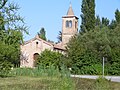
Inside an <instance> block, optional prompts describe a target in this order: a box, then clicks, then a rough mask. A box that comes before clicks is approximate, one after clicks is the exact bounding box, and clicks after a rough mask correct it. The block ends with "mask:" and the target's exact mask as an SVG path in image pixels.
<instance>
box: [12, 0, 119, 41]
mask: <svg viewBox="0 0 120 90" xmlns="http://www.w3.org/2000/svg"><path fill="white" fill-rule="evenodd" d="M13 1H14V2H15V3H18V4H19V6H20V8H21V9H20V10H19V13H20V15H21V16H22V17H24V18H25V22H26V25H27V26H28V27H29V29H28V31H29V33H30V35H24V40H29V39H31V38H33V37H34V36H35V35H36V34H37V32H38V31H39V30H40V29H41V28H42V27H44V28H45V30H46V37H47V39H49V40H52V41H57V36H58V32H59V31H61V29H62V16H64V15H66V13H67V10H68V8H69V5H70V2H71V3H72V8H73V11H74V14H75V15H76V16H77V17H79V26H80V24H81V18H80V14H81V4H82V3H81V2H82V0H13ZM95 3H96V15H99V16H100V17H107V18H108V19H110V20H112V19H114V12H115V10H116V9H117V8H118V9H119V10H120V0H96V2H95Z"/></svg>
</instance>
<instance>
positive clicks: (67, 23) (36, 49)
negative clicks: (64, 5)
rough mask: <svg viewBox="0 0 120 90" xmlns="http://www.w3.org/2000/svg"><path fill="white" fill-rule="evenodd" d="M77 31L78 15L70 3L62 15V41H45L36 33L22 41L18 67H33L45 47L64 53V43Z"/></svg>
mask: <svg viewBox="0 0 120 90" xmlns="http://www.w3.org/2000/svg"><path fill="white" fill-rule="evenodd" d="M77 33H78V17H77V16H75V15H74V12H73V9H72V6H71V5H70V7H69V9H68V11H67V15H65V16H63V17H62V41H61V42H60V43H58V44H53V43H50V42H47V41H45V40H43V39H41V38H39V36H38V35H36V36H35V37H34V38H32V39H30V40H28V41H26V42H24V43H23V44H22V45H21V46H20V47H21V58H20V67H34V66H35V61H36V59H37V57H38V55H39V54H40V53H41V52H42V51H44V50H45V49H48V50H51V51H55V52H60V53H64V52H65V46H66V43H68V42H69V40H70V38H71V37H72V36H73V35H75V34H77Z"/></svg>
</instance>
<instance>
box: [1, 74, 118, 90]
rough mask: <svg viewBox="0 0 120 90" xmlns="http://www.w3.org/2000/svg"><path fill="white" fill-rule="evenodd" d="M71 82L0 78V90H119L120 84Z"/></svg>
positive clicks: (43, 78) (50, 79) (23, 77)
mask: <svg viewBox="0 0 120 90" xmlns="http://www.w3.org/2000/svg"><path fill="white" fill-rule="evenodd" d="M71 80H72V83H71ZM71 80H70V79H68V78H53V77H26V76H17V77H8V78H0V90H120V83H115V82H109V81H100V80H91V79H80V78H72V79H71ZM101 82H102V83H101Z"/></svg>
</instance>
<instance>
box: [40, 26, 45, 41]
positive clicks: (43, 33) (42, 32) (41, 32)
mask: <svg viewBox="0 0 120 90" xmlns="http://www.w3.org/2000/svg"><path fill="white" fill-rule="evenodd" d="M38 36H39V37H40V38H41V39H43V40H46V32H45V29H44V28H41V29H40V31H39V32H38Z"/></svg>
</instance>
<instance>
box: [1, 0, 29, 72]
mask: <svg viewBox="0 0 120 90" xmlns="http://www.w3.org/2000/svg"><path fill="white" fill-rule="evenodd" d="M18 9H19V6H18V5H17V4H15V3H10V2H9V1H8V0H0V64H1V65H3V67H2V66H1V67H2V69H5V68H6V66H11V65H5V64H8V63H9V64H10V63H11V64H13V65H14V66H16V65H19V60H20V58H19V57H20V44H21V43H22V42H23V35H22V33H23V32H25V33H27V34H28V32H27V27H26V26H25V22H24V19H23V18H22V17H21V16H20V15H19V14H18V13H17V11H18ZM4 62H5V64H4ZM8 68H10V67H8ZM2 69H1V70H0V71H2ZM6 70H9V69H7V68H6Z"/></svg>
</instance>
